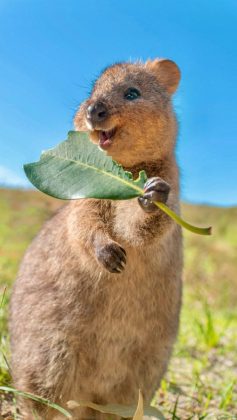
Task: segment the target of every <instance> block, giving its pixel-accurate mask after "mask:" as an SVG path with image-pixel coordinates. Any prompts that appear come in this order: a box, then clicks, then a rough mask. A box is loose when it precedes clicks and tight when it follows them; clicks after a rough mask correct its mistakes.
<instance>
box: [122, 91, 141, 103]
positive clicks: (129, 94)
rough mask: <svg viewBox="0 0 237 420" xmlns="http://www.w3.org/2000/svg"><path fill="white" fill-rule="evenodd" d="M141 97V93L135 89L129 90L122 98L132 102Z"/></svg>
mask: <svg viewBox="0 0 237 420" xmlns="http://www.w3.org/2000/svg"><path fill="white" fill-rule="evenodd" d="M139 96H141V93H140V92H139V90H138V89H136V88H129V89H127V90H126V92H125V93H124V98H125V99H127V101H134V99H137V98H139Z"/></svg>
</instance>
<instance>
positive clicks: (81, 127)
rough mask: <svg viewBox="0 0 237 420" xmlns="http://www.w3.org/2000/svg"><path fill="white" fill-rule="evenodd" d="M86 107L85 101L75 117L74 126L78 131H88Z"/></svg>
mask: <svg viewBox="0 0 237 420" xmlns="http://www.w3.org/2000/svg"><path fill="white" fill-rule="evenodd" d="M86 107H87V105H86V101H85V102H83V103H82V104H81V105H80V107H79V109H78V110H77V112H76V115H75V117H74V127H75V130H77V131H88V127H87V125H86V115H85V111H86Z"/></svg>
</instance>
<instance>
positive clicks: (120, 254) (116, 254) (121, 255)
mask: <svg viewBox="0 0 237 420" xmlns="http://www.w3.org/2000/svg"><path fill="white" fill-rule="evenodd" d="M96 257H97V259H98V261H99V262H100V263H101V264H102V265H103V266H104V267H105V268H106V270H108V271H109V272H110V273H121V271H123V270H124V267H125V264H126V251H125V250H124V249H123V248H122V247H121V246H120V245H119V244H117V243H116V242H110V243H108V244H106V245H104V246H102V247H99V248H98V249H96Z"/></svg>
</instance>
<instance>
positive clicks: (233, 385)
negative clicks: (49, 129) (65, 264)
mask: <svg viewBox="0 0 237 420" xmlns="http://www.w3.org/2000/svg"><path fill="white" fill-rule="evenodd" d="M60 204H61V202H59V201H57V200H53V199H50V198H49V197H46V196H44V195H42V194H40V193H36V192H26V191H25V192H21V191H12V190H0V346H1V347H0V350H1V351H0V385H8V384H10V373H9V367H8V362H7V360H8V358H9V350H8V334H7V307H8V301H9V293H10V287H11V284H12V282H13V280H14V278H15V276H16V272H17V268H18V265H19V262H20V260H21V257H22V255H23V253H24V251H25V249H26V247H27V245H28V243H29V242H30V241H31V240H32V238H33V237H34V235H35V234H36V232H37V231H38V230H39V228H40V226H41V225H42V223H43V221H44V220H45V219H47V218H48V217H49V216H50V215H51V214H52V212H53V211H54V210H55V209H56V208H57V207H58V206H59V205H60ZM183 216H184V218H185V219H186V220H187V221H190V222H192V223H197V224H200V225H201V224H203V225H209V224H211V225H212V226H213V228H214V229H213V236H212V237H210V238H209V237H199V236H197V235H193V234H191V233H187V232H185V238H184V246H185V272H184V298H183V309H182V315H181V328H180V334H179V339H178V341H177V344H176V347H175V351H174V354H173V357H172V360H171V363H170V367H169V371H168V373H167V375H166V377H165V379H164V380H163V381H162V386H161V388H160V389H159V390H157V394H156V396H155V398H154V401H153V402H154V404H156V405H157V406H158V407H159V408H160V410H161V411H162V412H163V414H164V416H165V418H166V419H172V420H179V419H180V420H186V419H200V420H201V419H204V418H205V419H218V420H219V419H237V352H236V343H237V313H236V301H237V276H236V274H237V263H236V255H237V225H236V223H235V221H236V219H237V208H229V209H220V208H213V207H207V206H192V205H187V204H185V205H184V206H183ZM1 416H2V417H1ZM1 418H4V419H13V418H14V400H12V398H11V397H10V395H6V394H4V393H0V419H1Z"/></svg>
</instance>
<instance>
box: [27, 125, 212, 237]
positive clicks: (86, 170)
mask: <svg viewBox="0 0 237 420" xmlns="http://www.w3.org/2000/svg"><path fill="white" fill-rule="evenodd" d="M24 170H25V173H26V175H27V177H28V179H29V180H30V182H31V183H32V184H33V185H34V186H35V187H36V188H38V189H39V190H40V191H42V192H44V193H46V194H48V195H51V196H52V197H56V198H61V199H64V200H72V199H77V198H104V199H112V200H127V199H129V198H135V197H139V196H142V195H143V193H144V189H143V187H144V184H145V182H146V180H147V175H146V173H145V172H144V171H140V173H139V177H138V179H136V180H134V179H133V176H132V174H131V172H127V171H125V170H124V169H123V168H122V166H121V165H119V164H118V163H117V162H115V161H113V159H112V158H111V157H110V156H107V155H106V154H105V152H103V151H101V150H99V149H98V147H97V146H96V145H95V144H93V143H92V142H91V141H90V140H89V139H88V134H87V133H83V132H77V131H70V132H69V134H68V139H67V140H66V141H64V142H62V143H60V144H59V145H58V146H56V147H55V148H54V149H50V150H47V151H45V152H43V153H42V155H41V158H40V160H39V161H38V162H34V163H28V164H26V165H24ZM155 204H156V206H157V207H159V208H160V209H161V210H162V211H164V212H165V213H166V214H167V215H168V216H170V217H171V218H172V219H173V220H175V222H176V223H177V224H179V225H180V226H182V227H184V228H186V229H188V230H190V231H191V232H194V233H198V234H200V235H210V234H211V228H209V227H208V228H199V227H196V226H192V225H190V224H189V223H187V222H185V221H184V220H182V219H181V217H180V216H178V215H177V214H176V213H174V212H173V211H172V210H171V209H169V208H168V207H167V206H166V205H165V204H163V203H159V202H155Z"/></svg>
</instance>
